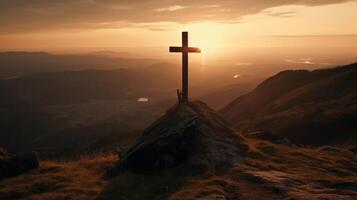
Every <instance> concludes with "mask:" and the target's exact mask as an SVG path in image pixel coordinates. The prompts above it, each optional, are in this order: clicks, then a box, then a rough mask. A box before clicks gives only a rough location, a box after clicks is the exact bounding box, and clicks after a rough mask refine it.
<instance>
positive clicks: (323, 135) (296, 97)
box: [221, 63, 357, 145]
mask: <svg viewBox="0 0 357 200" xmlns="http://www.w3.org/2000/svg"><path fill="white" fill-rule="evenodd" d="M221 113H222V114H223V115H224V116H225V117H226V118H227V119H229V120H230V121H231V122H233V124H234V125H235V126H236V128H239V129H241V130H244V131H245V132H246V133H247V132H250V131H260V130H271V131H275V132H277V133H278V134H280V135H283V136H285V137H288V138H290V139H291V140H293V141H295V142H298V143H304V144H314V145H317V144H326V143H337V142H340V141H346V140H348V139H349V138H351V137H356V133H357V63H356V64H352V65H347V66H342V67H337V68H331V69H321V70H315V71H306V70H293V71H292V70H289V71H283V72H280V73H278V74H277V75H275V76H273V77H271V78H269V79H267V80H265V81H264V82H262V83H261V84H260V85H259V86H258V87H257V88H255V89H254V90H253V91H252V92H250V93H248V94H246V95H243V96H240V97H239V98H237V99H236V100H234V101H233V102H231V103H230V104H228V105H227V106H226V107H225V108H224V109H222V111H221Z"/></svg>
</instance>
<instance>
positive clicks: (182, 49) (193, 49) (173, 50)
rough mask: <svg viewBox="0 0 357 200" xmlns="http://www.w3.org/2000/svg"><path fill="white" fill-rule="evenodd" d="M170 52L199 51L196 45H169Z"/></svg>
mask: <svg viewBox="0 0 357 200" xmlns="http://www.w3.org/2000/svg"><path fill="white" fill-rule="evenodd" d="M170 52H171V53H201V49H199V48H197V47H170Z"/></svg>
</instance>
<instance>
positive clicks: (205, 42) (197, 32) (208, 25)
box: [185, 22, 224, 57]
mask: <svg viewBox="0 0 357 200" xmlns="http://www.w3.org/2000/svg"><path fill="white" fill-rule="evenodd" d="M185 30H187V31H189V33H190V36H189V40H190V41H189V42H190V46H195V47H199V48H200V49H201V50H202V52H201V54H202V56H203V57H212V56H214V55H215V54H217V53H218V51H219V48H220V46H222V44H224V34H223V33H222V32H221V31H220V29H219V25H218V24H216V23H212V22H205V23H195V24H190V25H187V27H185Z"/></svg>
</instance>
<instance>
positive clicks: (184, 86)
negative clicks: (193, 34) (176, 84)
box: [170, 32, 201, 102]
mask: <svg viewBox="0 0 357 200" xmlns="http://www.w3.org/2000/svg"><path fill="white" fill-rule="evenodd" d="M170 53H182V93H181V96H180V98H179V100H180V102H187V101H188V53H201V49H199V48H196V47H189V46H188V32H182V47H170ZM178 94H180V93H178Z"/></svg>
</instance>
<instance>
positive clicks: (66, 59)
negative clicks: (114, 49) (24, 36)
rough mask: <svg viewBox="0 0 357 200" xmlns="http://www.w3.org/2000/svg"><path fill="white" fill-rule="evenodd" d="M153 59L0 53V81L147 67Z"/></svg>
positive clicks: (98, 54)
mask: <svg viewBox="0 0 357 200" xmlns="http://www.w3.org/2000/svg"><path fill="white" fill-rule="evenodd" d="M156 62H158V61H157V60H153V59H127V58H120V57H114V56H108V54H107V52H105V53H91V54H82V55H54V54H49V53H46V52H0V79H1V78H2V79H4V78H13V77H18V76H23V75H29V74H35V73H44V72H56V71H66V70H85V69H119V68H124V67H125V68H128V67H140V66H148V65H151V64H154V63H156Z"/></svg>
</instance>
